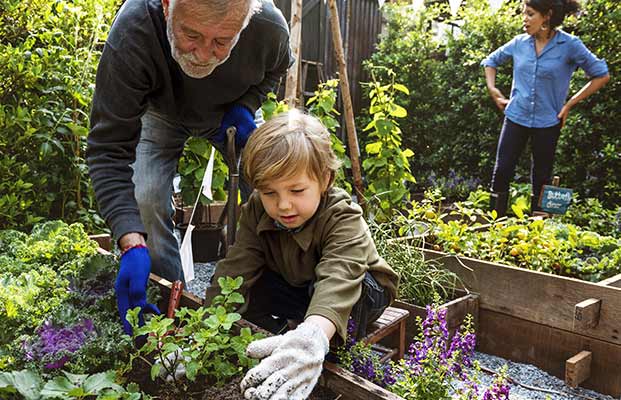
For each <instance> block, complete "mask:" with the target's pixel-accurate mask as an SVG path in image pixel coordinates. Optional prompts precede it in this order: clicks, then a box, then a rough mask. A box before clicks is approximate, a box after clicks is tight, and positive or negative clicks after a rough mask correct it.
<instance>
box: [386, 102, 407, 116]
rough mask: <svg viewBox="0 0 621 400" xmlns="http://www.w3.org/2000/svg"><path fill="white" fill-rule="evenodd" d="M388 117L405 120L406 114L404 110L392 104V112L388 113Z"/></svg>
mask: <svg viewBox="0 0 621 400" xmlns="http://www.w3.org/2000/svg"><path fill="white" fill-rule="evenodd" d="M390 115H391V116H393V117H395V118H405V117H407V115H408V112H407V110H406V109H405V108H403V107H401V106H400V105H398V104H393V105H392V111H391V112H390Z"/></svg>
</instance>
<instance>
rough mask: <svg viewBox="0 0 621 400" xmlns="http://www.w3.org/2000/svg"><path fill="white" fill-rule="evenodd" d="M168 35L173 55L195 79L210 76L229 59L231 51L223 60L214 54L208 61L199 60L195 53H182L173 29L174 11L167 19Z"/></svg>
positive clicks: (182, 67) (187, 73)
mask: <svg viewBox="0 0 621 400" xmlns="http://www.w3.org/2000/svg"><path fill="white" fill-rule="evenodd" d="M166 36H168V43H170V51H171V53H172V57H173V59H174V60H175V61H177V64H179V66H180V67H181V70H182V71H183V72H184V73H185V74H186V75H187V76H189V77H191V78H194V79H202V78H205V77H207V76H209V75H210V74H211V73H212V72H213V71H214V70H215V69H216V67H218V66H219V65H221V64H224V62H225V61H226V60H228V58H229V56H230V55H231V53H230V52H229V54H228V55H227V56H226V58H224V59H223V60H222V61H218V59H217V58H216V57H215V56H212V57H211V59H209V61H208V62H206V63H204V62H200V61H198V60H197V58H196V56H195V55H194V53H182V52H181V51H179V49H178V48H177V46H176V44H175V35H174V34H173V30H172V13H171V14H170V15H169V17H168V18H167V21H166Z"/></svg>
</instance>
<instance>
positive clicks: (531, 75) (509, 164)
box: [481, 0, 610, 216]
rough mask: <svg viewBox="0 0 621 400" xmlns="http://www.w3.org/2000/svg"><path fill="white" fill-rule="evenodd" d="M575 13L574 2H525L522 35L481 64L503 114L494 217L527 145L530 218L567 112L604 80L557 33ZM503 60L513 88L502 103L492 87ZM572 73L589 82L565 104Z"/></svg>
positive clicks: (574, 41) (581, 51)
mask: <svg viewBox="0 0 621 400" xmlns="http://www.w3.org/2000/svg"><path fill="white" fill-rule="evenodd" d="M579 8H580V4H579V3H578V1H577V0H525V1H524V4H523V11H522V14H523V30H524V32H525V33H523V34H520V35H517V36H515V37H514V38H513V39H512V40H511V41H509V42H508V43H506V44H505V45H503V46H502V47H500V48H499V49H497V50H496V51H494V52H493V53H492V54H490V55H489V56H488V57H487V58H486V59H485V60H483V61H482V62H481V65H483V66H484V67H485V80H486V83H487V88H488V90H489V93H490V96H491V97H492V99H493V100H494V103H495V104H496V106H497V107H498V108H499V109H500V110H502V111H504V114H505V119H504V123H503V126H502V130H501V132H500V139H499V142H498V150H497V153H496V164H495V166H494V172H493V175H492V195H491V207H492V209H495V210H496V212H497V213H498V215H499V216H502V215H504V214H505V213H506V210H507V200H508V191H509V184H510V182H511V179H512V178H513V176H514V173H515V167H516V165H517V162H518V157H519V156H520V154H521V153H522V151H523V150H524V147H525V146H526V143H527V142H528V140H529V139H530V140H531V145H532V163H531V184H532V195H531V212H532V211H536V210H537V209H538V206H537V204H538V200H539V194H540V192H541V188H542V186H543V185H545V184H547V183H548V182H549V180H550V176H551V175H552V166H553V163H554V153H555V151H556V144H557V141H558V138H559V135H560V132H561V128H562V127H563V125H564V124H565V121H566V119H567V115H568V114H569V111H570V110H571V109H572V108H573V107H574V106H575V105H576V104H578V103H579V102H580V101H582V100H584V99H585V98H587V97H588V96H590V95H591V94H593V93H595V92H596V91H598V90H599V89H600V88H601V87H602V86H604V85H605V84H606V83H607V82H608V80H609V79H610V76H609V74H608V66H607V65H606V62H605V61H604V60H601V59H598V58H597V57H596V56H595V55H593V53H591V52H590V51H589V50H588V49H587V48H586V47H585V45H584V44H583V43H582V41H581V40H580V39H579V38H577V37H576V36H573V35H570V34H568V33H566V32H563V31H562V30H561V29H559V28H558V27H559V26H560V25H561V24H562V23H563V20H564V19H565V17H566V16H567V15H571V14H575V13H577V12H578V10H579ZM509 60H513V84H512V87H511V95H510V97H509V99H507V98H505V96H504V95H503V94H502V93H501V92H500V90H498V88H497V87H496V69H497V67H498V66H499V65H501V64H503V63H505V62H507V61H509ZM578 67H580V68H582V69H583V70H584V71H585V72H586V74H587V75H588V76H589V77H590V78H591V80H590V81H589V82H588V83H587V84H586V85H584V87H582V89H580V90H579V91H578V92H577V93H576V94H574V95H573V96H572V97H571V98H570V99H569V100H568V101H565V100H566V99H567V93H568V91H569V82H570V79H571V76H572V74H573V72H574V71H575V70H576V69H577V68H578Z"/></svg>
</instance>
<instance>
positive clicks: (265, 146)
mask: <svg viewBox="0 0 621 400" xmlns="http://www.w3.org/2000/svg"><path fill="white" fill-rule="evenodd" d="M243 165H244V173H245V174H246V177H247V179H248V182H249V183H250V184H251V185H252V186H253V187H254V188H257V189H262V188H265V187H266V186H268V185H269V182H271V181H274V180H278V179H286V178H289V177H292V176H294V175H296V174H298V173H301V172H306V173H307V174H308V175H309V177H311V178H313V179H316V180H317V181H318V182H319V184H320V185H321V187H324V185H327V186H326V187H330V186H331V185H332V182H333V181H334V176H335V173H336V171H337V170H338V169H339V167H340V166H341V163H340V162H339V160H338V159H337V158H336V155H335V154H334V151H333V150H332V142H331V140H330V132H328V130H327V129H326V127H325V126H324V125H323V124H322V123H321V121H320V120H319V119H317V118H316V117H313V116H311V115H308V114H305V113H303V112H302V111H299V110H295V109H293V110H290V111H288V112H284V113H281V114H278V115H277V116H275V117H273V118H272V119H270V120H269V121H267V122H266V123H264V124H263V125H261V126H260V127H259V128H258V129H257V130H256V131H255V132H254V133H253V134H252V135H251V136H250V139H249V140H248V144H247V145H246V148H245V149H244V153H243ZM326 176H328V177H329V178H327V179H328V182H326Z"/></svg>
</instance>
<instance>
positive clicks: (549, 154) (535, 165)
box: [492, 118, 561, 198]
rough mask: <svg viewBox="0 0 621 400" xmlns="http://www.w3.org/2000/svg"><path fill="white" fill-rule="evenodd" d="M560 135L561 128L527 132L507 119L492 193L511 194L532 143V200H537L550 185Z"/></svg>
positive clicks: (495, 167) (495, 169)
mask: <svg viewBox="0 0 621 400" xmlns="http://www.w3.org/2000/svg"><path fill="white" fill-rule="evenodd" d="M560 134H561V126H560V124H559V125H556V126H552V127H549V128H527V127H525V126H522V125H518V124H516V123H514V122H512V121H510V120H509V119H507V118H505V121H504V124H503V126H502V131H501V132H500V139H499V142H498V151H497V153H496V165H494V173H493V175H492V191H493V192H499V193H502V192H507V191H508V190H509V184H510V183H511V179H513V176H514V174H515V166H516V165H517V162H518V158H519V157H520V155H521V154H522V152H523V151H524V147H526V143H527V142H528V139H530V140H531V147H532V159H531V169H530V173H531V175H530V180H531V184H532V189H533V192H532V193H533V196H534V198H538V197H539V194H540V192H541V187H542V186H543V185H545V184H547V183H548V182H549V181H550V176H551V175H552V166H553V164H554V153H555V151H556V143H557V142H558V138H559V136H560Z"/></svg>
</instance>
